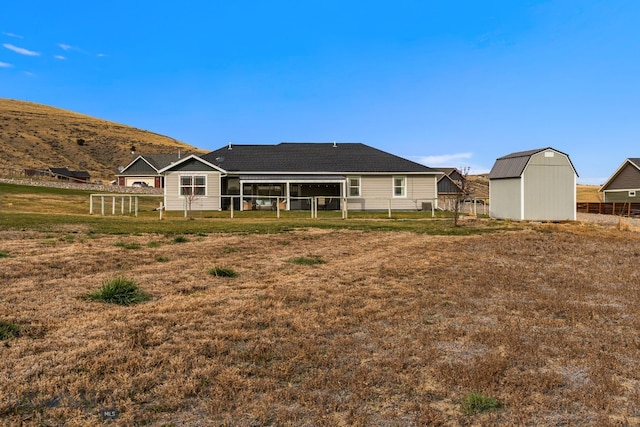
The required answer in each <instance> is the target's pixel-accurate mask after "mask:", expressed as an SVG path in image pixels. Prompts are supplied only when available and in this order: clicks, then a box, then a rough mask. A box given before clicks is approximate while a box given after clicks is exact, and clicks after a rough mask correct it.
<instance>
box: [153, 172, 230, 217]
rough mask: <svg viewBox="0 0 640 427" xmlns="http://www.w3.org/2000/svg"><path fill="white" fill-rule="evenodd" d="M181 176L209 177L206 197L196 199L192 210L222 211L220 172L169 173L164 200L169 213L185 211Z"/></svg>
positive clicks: (166, 179) (192, 204)
mask: <svg viewBox="0 0 640 427" xmlns="http://www.w3.org/2000/svg"><path fill="white" fill-rule="evenodd" d="M181 175H198V176H202V175H205V176H206V177H207V189H206V194H207V195H206V196H204V197H196V198H195V199H194V200H193V201H192V203H191V209H192V210H194V211H196V210H207V211H213V210H220V172H167V173H166V177H165V188H164V200H165V208H166V209H167V210H169V211H180V210H184V209H185V203H186V200H185V197H184V196H181V195H180V185H179V183H180V176H181Z"/></svg>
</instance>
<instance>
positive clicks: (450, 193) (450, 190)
mask: <svg viewBox="0 0 640 427" xmlns="http://www.w3.org/2000/svg"><path fill="white" fill-rule="evenodd" d="M434 169H435V170H437V171H440V172H442V175H441V176H440V177H439V178H438V198H442V197H453V198H455V197H457V196H458V195H459V194H460V193H461V192H462V188H460V186H461V185H462V181H463V180H464V177H463V176H462V174H461V173H460V171H459V170H458V169H456V168H434Z"/></svg>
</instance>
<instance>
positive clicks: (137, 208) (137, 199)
mask: <svg viewBox="0 0 640 427" xmlns="http://www.w3.org/2000/svg"><path fill="white" fill-rule="evenodd" d="M137 216H138V196H136V217H137Z"/></svg>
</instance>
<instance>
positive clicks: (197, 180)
mask: <svg viewBox="0 0 640 427" xmlns="http://www.w3.org/2000/svg"><path fill="white" fill-rule="evenodd" d="M206 190H207V177H206V176H199V175H183V176H181V177H180V195H181V196H191V195H194V196H206V194H207V191H206Z"/></svg>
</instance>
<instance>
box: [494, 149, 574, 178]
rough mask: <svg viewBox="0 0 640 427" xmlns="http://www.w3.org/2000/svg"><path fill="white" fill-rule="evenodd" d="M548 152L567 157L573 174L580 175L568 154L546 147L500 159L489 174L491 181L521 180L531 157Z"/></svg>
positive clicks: (508, 155) (519, 152)
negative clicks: (503, 179) (504, 179)
mask: <svg viewBox="0 0 640 427" xmlns="http://www.w3.org/2000/svg"><path fill="white" fill-rule="evenodd" d="M547 150H552V151H555V152H556V153H559V154H563V155H565V156H567V159H568V160H569V164H571V168H572V169H573V172H574V173H575V174H576V176H577V175H578V173H577V172H576V168H575V167H573V163H571V159H569V156H568V155H567V154H565V153H563V152H562V151H558V150H556V149H555V148H551V147H546V148H537V149H535V150H527V151H518V152H516V153H511V154H507V155H506V156H503V157H500V158H498V159H497V160H496V162H495V163H494V164H493V167H492V168H491V172H489V179H502V178H519V177H521V176H522V173H523V172H524V169H525V168H526V167H527V164H529V160H531V156H533V155H534V154H538V153H540V152H542V151H547Z"/></svg>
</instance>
